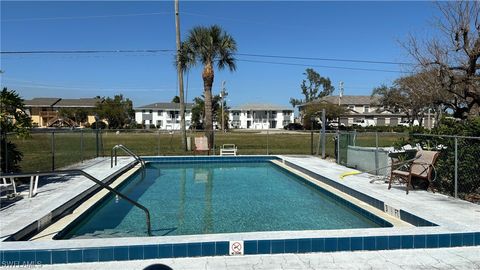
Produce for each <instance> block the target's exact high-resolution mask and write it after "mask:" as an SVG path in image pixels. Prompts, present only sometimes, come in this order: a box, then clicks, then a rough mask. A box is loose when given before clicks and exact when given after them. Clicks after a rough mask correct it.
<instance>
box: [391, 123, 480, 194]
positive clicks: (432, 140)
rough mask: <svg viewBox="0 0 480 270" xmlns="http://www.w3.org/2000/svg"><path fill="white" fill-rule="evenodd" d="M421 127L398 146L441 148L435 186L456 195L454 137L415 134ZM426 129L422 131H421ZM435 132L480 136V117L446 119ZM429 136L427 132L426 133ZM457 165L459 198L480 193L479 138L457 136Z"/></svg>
mask: <svg viewBox="0 0 480 270" xmlns="http://www.w3.org/2000/svg"><path fill="white" fill-rule="evenodd" d="M417 128H418V127H416V128H414V129H412V130H411V131H410V136H409V138H408V139H407V140H403V141H399V142H398V145H400V144H406V143H410V144H412V145H415V144H417V143H419V144H420V145H421V146H422V148H424V149H432V150H437V151H440V156H439V158H438V160H437V163H436V164H435V168H436V177H435V178H436V179H435V181H434V182H433V185H434V187H435V188H436V189H437V190H438V191H439V192H441V193H445V194H449V195H452V196H453V195H454V191H455V187H454V185H455V183H454V179H455V139H454V138H452V137H438V136H435V137H433V136H422V135H414V134H418V133H420V132H419V131H420V130H419V129H417ZM422 131H423V130H422ZM431 134H433V135H455V136H472V137H475V136H477V137H478V136H479V135H480V117H479V118H476V119H473V120H466V121H462V122H458V121H455V120H454V119H448V118H444V119H442V121H441V124H440V125H439V126H438V127H436V128H434V129H432V130H431ZM426 135H428V134H426ZM457 151H458V152H457V158H458V160H457V162H458V163H457V164H458V168H457V170H458V194H459V197H460V198H469V197H471V196H472V194H474V195H475V196H478V194H479V193H480V179H478V174H479V172H480V162H478V160H479V159H480V139H464V138H458V139H457Z"/></svg>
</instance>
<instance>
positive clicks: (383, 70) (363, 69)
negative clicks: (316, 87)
mask: <svg viewBox="0 0 480 270" xmlns="http://www.w3.org/2000/svg"><path fill="white" fill-rule="evenodd" d="M237 61H242V62H251V63H262V64H274V65H287V66H301V67H321V68H334V69H345V70H358V71H374V72H390V73H410V72H405V71H399V70H387V69H372V68H353V67H342V66H324V65H309V64H300V63H288V62H271V61H258V60H247V59H237Z"/></svg>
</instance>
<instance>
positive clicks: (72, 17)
mask: <svg viewBox="0 0 480 270" xmlns="http://www.w3.org/2000/svg"><path fill="white" fill-rule="evenodd" d="M165 14H173V13H172V12H166V11H165V12H151V13H131V14H109V15H88V16H66V17H41V18H13V19H4V20H2V22H24V21H50V20H74V19H91V18H113V17H134V16H151V15H165Z"/></svg>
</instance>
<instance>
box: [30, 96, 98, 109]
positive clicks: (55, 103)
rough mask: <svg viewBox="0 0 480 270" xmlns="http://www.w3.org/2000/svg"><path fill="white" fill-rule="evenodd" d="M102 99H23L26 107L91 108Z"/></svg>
mask: <svg viewBox="0 0 480 270" xmlns="http://www.w3.org/2000/svg"><path fill="white" fill-rule="evenodd" d="M101 101H103V99H99V98H70V99H68V98H33V99H31V100H25V106H26V107H55V108H62V107H75V108H78V107H87V108H93V107H95V105H97V103H98V102H101Z"/></svg>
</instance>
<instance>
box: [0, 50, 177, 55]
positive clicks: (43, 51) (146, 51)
mask: <svg viewBox="0 0 480 270" xmlns="http://www.w3.org/2000/svg"><path fill="white" fill-rule="evenodd" d="M157 52H175V50H171V49H153V50H39V51H2V52H0V54H10V55H12V54H92V53H157Z"/></svg>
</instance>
